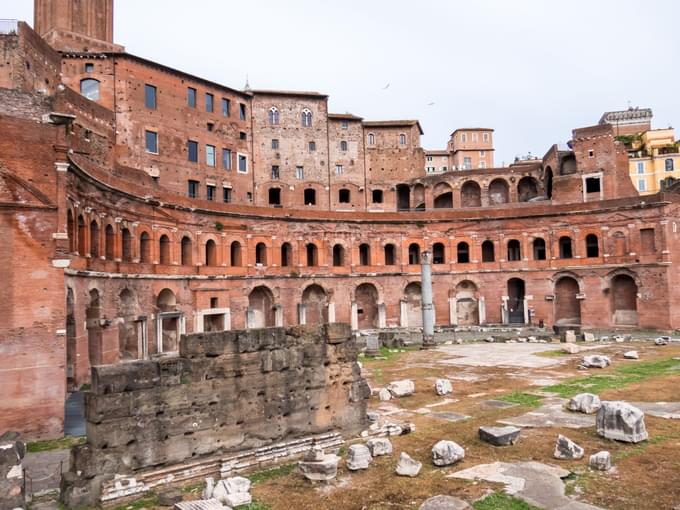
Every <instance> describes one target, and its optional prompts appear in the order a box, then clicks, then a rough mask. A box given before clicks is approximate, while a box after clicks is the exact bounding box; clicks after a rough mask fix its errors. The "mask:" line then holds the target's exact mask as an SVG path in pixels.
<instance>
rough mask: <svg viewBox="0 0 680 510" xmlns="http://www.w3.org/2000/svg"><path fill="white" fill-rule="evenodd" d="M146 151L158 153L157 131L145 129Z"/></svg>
mask: <svg viewBox="0 0 680 510" xmlns="http://www.w3.org/2000/svg"><path fill="white" fill-rule="evenodd" d="M145 138H146V152H150V153H152V154H158V133H156V132H154V131H146V136H145Z"/></svg>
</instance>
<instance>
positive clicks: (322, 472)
mask: <svg viewBox="0 0 680 510" xmlns="http://www.w3.org/2000/svg"><path fill="white" fill-rule="evenodd" d="M319 450H320V448H318V447H317V448H313V449H312V450H310V451H309V452H308V453H307V455H306V456H305V459H304V460H301V461H300V462H298V467H299V468H300V472H301V473H302V474H303V475H304V477H305V478H307V480H312V481H314V482H317V481H328V480H332V479H333V478H335V477H336V476H337V474H338V462H340V457H338V456H337V455H333V454H326V453H324V452H323V450H321V455H319Z"/></svg>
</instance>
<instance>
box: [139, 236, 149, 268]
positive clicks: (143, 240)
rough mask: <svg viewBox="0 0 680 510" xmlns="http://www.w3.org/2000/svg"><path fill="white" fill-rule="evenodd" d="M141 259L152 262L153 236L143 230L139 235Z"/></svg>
mask: <svg viewBox="0 0 680 510" xmlns="http://www.w3.org/2000/svg"><path fill="white" fill-rule="evenodd" d="M139 261H140V262H142V263H146V264H149V263H151V236H150V235H149V233H148V232H146V231H143V232H142V233H141V234H140V236H139Z"/></svg>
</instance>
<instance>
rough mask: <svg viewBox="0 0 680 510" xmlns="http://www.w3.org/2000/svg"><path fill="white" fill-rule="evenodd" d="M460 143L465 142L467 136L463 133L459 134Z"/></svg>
mask: <svg viewBox="0 0 680 510" xmlns="http://www.w3.org/2000/svg"><path fill="white" fill-rule="evenodd" d="M460 141H461V142H463V143H465V142H467V135H466V134H465V133H461V134H460Z"/></svg>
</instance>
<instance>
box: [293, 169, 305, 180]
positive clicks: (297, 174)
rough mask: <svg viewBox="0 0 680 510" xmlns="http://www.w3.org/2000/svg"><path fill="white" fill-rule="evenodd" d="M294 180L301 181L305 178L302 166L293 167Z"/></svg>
mask: <svg viewBox="0 0 680 510" xmlns="http://www.w3.org/2000/svg"><path fill="white" fill-rule="evenodd" d="M295 178H296V179H298V180H302V179H304V178H305V168H304V167H302V166H296V167H295Z"/></svg>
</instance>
